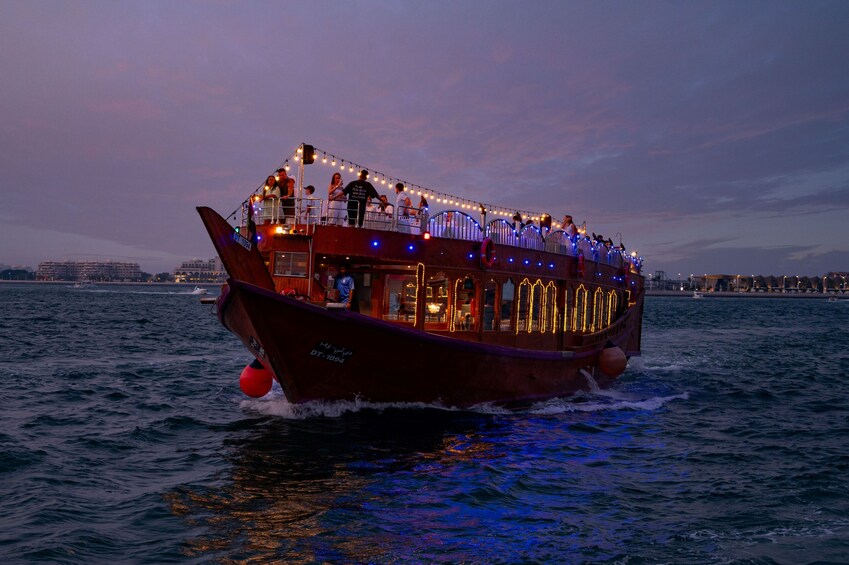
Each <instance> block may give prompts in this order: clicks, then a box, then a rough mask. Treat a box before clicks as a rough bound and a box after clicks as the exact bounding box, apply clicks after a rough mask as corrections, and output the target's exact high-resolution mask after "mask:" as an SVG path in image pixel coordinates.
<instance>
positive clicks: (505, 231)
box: [485, 218, 519, 247]
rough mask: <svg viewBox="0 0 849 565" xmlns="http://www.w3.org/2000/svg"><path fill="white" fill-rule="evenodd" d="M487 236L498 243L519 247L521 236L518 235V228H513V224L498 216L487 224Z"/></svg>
mask: <svg viewBox="0 0 849 565" xmlns="http://www.w3.org/2000/svg"><path fill="white" fill-rule="evenodd" d="M485 231H486V237H488V238H489V239H491V240H492V242H493V243H495V244H496V245H509V246H511V247H519V236H518V235H516V230H515V229H513V224H511V223H510V222H508V221H507V220H504V219H502V218H498V219H497V220H492V221H490V222H489V223H487V224H486V230H485Z"/></svg>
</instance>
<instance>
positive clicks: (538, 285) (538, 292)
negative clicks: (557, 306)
mask: <svg viewBox="0 0 849 565" xmlns="http://www.w3.org/2000/svg"><path fill="white" fill-rule="evenodd" d="M542 295H543V287H542V281H541V280H539V279H537V282H535V283H534V285H533V286H532V287H531V331H534V332H542V331H545V322H544V320H543V311H542V303H543V296H542Z"/></svg>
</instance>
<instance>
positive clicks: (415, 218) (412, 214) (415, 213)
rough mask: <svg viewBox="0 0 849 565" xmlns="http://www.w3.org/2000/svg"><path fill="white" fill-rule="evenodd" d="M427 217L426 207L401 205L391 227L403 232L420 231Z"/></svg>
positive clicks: (396, 211) (396, 210)
mask: <svg viewBox="0 0 849 565" xmlns="http://www.w3.org/2000/svg"><path fill="white" fill-rule="evenodd" d="M426 218H427V216H426V214H425V210H424V209H422V208H416V207H415V206H404V205H401V206H398V207H397V208H396V209H395V214H394V217H393V221H392V224H391V225H390V226H389V227H390V229H393V230H396V231H399V232H401V233H420V232H421V231H422V222H423V221H424V222H426V221H427V219H426Z"/></svg>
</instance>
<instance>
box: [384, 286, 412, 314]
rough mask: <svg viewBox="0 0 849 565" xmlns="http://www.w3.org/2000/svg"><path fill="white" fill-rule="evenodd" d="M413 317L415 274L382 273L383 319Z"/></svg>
mask: <svg viewBox="0 0 849 565" xmlns="http://www.w3.org/2000/svg"><path fill="white" fill-rule="evenodd" d="M415 317H416V277H415V275H384V281H383V319H384V320H405V321H413V320H414V319H415Z"/></svg>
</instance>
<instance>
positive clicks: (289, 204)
mask: <svg viewBox="0 0 849 565" xmlns="http://www.w3.org/2000/svg"><path fill="white" fill-rule="evenodd" d="M285 186H286V188H285V190H283V185H281V195H280V213H281V215H282V216H283V219H284V221H285V220H288V219H289V218H294V217H295V179H293V178H292V177H286V185H285Z"/></svg>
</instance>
